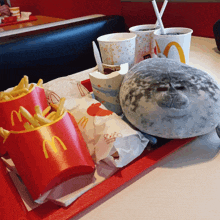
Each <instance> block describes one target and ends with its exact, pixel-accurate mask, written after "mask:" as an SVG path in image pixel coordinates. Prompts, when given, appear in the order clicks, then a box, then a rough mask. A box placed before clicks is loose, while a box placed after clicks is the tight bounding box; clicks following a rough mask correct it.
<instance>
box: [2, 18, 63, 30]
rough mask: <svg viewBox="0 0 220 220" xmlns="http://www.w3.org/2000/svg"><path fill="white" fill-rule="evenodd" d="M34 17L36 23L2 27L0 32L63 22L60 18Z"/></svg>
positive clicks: (30, 22)
mask: <svg viewBox="0 0 220 220" xmlns="http://www.w3.org/2000/svg"><path fill="white" fill-rule="evenodd" d="M35 17H36V18H37V20H36V21H29V22H24V23H20V24H13V25H7V26H3V27H1V28H0V32H4V31H11V30H16V29H21V28H27V27H33V26H37V25H42V24H48V23H52V22H56V21H63V20H64V19H61V18H53V17H48V16H42V15H36V16H35Z"/></svg>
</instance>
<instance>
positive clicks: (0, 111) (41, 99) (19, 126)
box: [0, 86, 48, 156]
mask: <svg viewBox="0 0 220 220" xmlns="http://www.w3.org/2000/svg"><path fill="white" fill-rule="evenodd" d="M9 90H11V89H8V90H7V91H9ZM36 105H39V106H40V108H41V110H43V109H45V108H46V107H47V106H48V103H47V99H46V96H45V92H44V89H43V88H41V87H38V86H34V88H33V89H32V90H31V91H29V92H28V93H27V94H26V95H24V96H22V97H18V98H15V99H13V100H9V101H0V127H3V128H4V129H6V130H9V131H22V130H24V126H23V124H24V123H25V122H27V119H25V118H24V117H23V116H22V114H21V113H20V110H19V108H20V106H23V107H24V108H25V109H27V110H28V111H29V112H30V113H31V114H35V109H34V107H35V106H36ZM5 154H6V149H5V147H4V144H3V138H2V137H0V156H1V155H5Z"/></svg>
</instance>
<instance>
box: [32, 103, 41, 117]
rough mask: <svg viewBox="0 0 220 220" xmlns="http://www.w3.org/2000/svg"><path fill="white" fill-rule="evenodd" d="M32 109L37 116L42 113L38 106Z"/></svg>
mask: <svg viewBox="0 0 220 220" xmlns="http://www.w3.org/2000/svg"><path fill="white" fill-rule="evenodd" d="M34 109H35V112H36V113H37V114H39V115H42V111H41V109H40V106H39V105H36V106H35V108H34Z"/></svg>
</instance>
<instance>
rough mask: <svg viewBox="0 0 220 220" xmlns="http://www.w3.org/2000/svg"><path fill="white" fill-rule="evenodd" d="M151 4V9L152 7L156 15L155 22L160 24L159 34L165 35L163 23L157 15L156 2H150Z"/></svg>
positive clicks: (158, 14)
mask: <svg viewBox="0 0 220 220" xmlns="http://www.w3.org/2000/svg"><path fill="white" fill-rule="evenodd" d="M152 4H153V7H154V11H155V14H156V16H157V20H158V21H159V24H160V28H161V34H165V30H164V26H163V22H162V20H161V17H160V13H159V10H158V7H157V3H156V1H155V0H152Z"/></svg>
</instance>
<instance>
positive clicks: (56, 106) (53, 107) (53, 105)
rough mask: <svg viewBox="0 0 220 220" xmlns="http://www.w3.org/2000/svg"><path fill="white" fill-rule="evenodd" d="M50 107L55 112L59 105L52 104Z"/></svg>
mask: <svg viewBox="0 0 220 220" xmlns="http://www.w3.org/2000/svg"><path fill="white" fill-rule="evenodd" d="M50 106H51V108H52V109H53V110H55V111H56V110H57V109H58V105H57V104H53V103H50Z"/></svg>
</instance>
